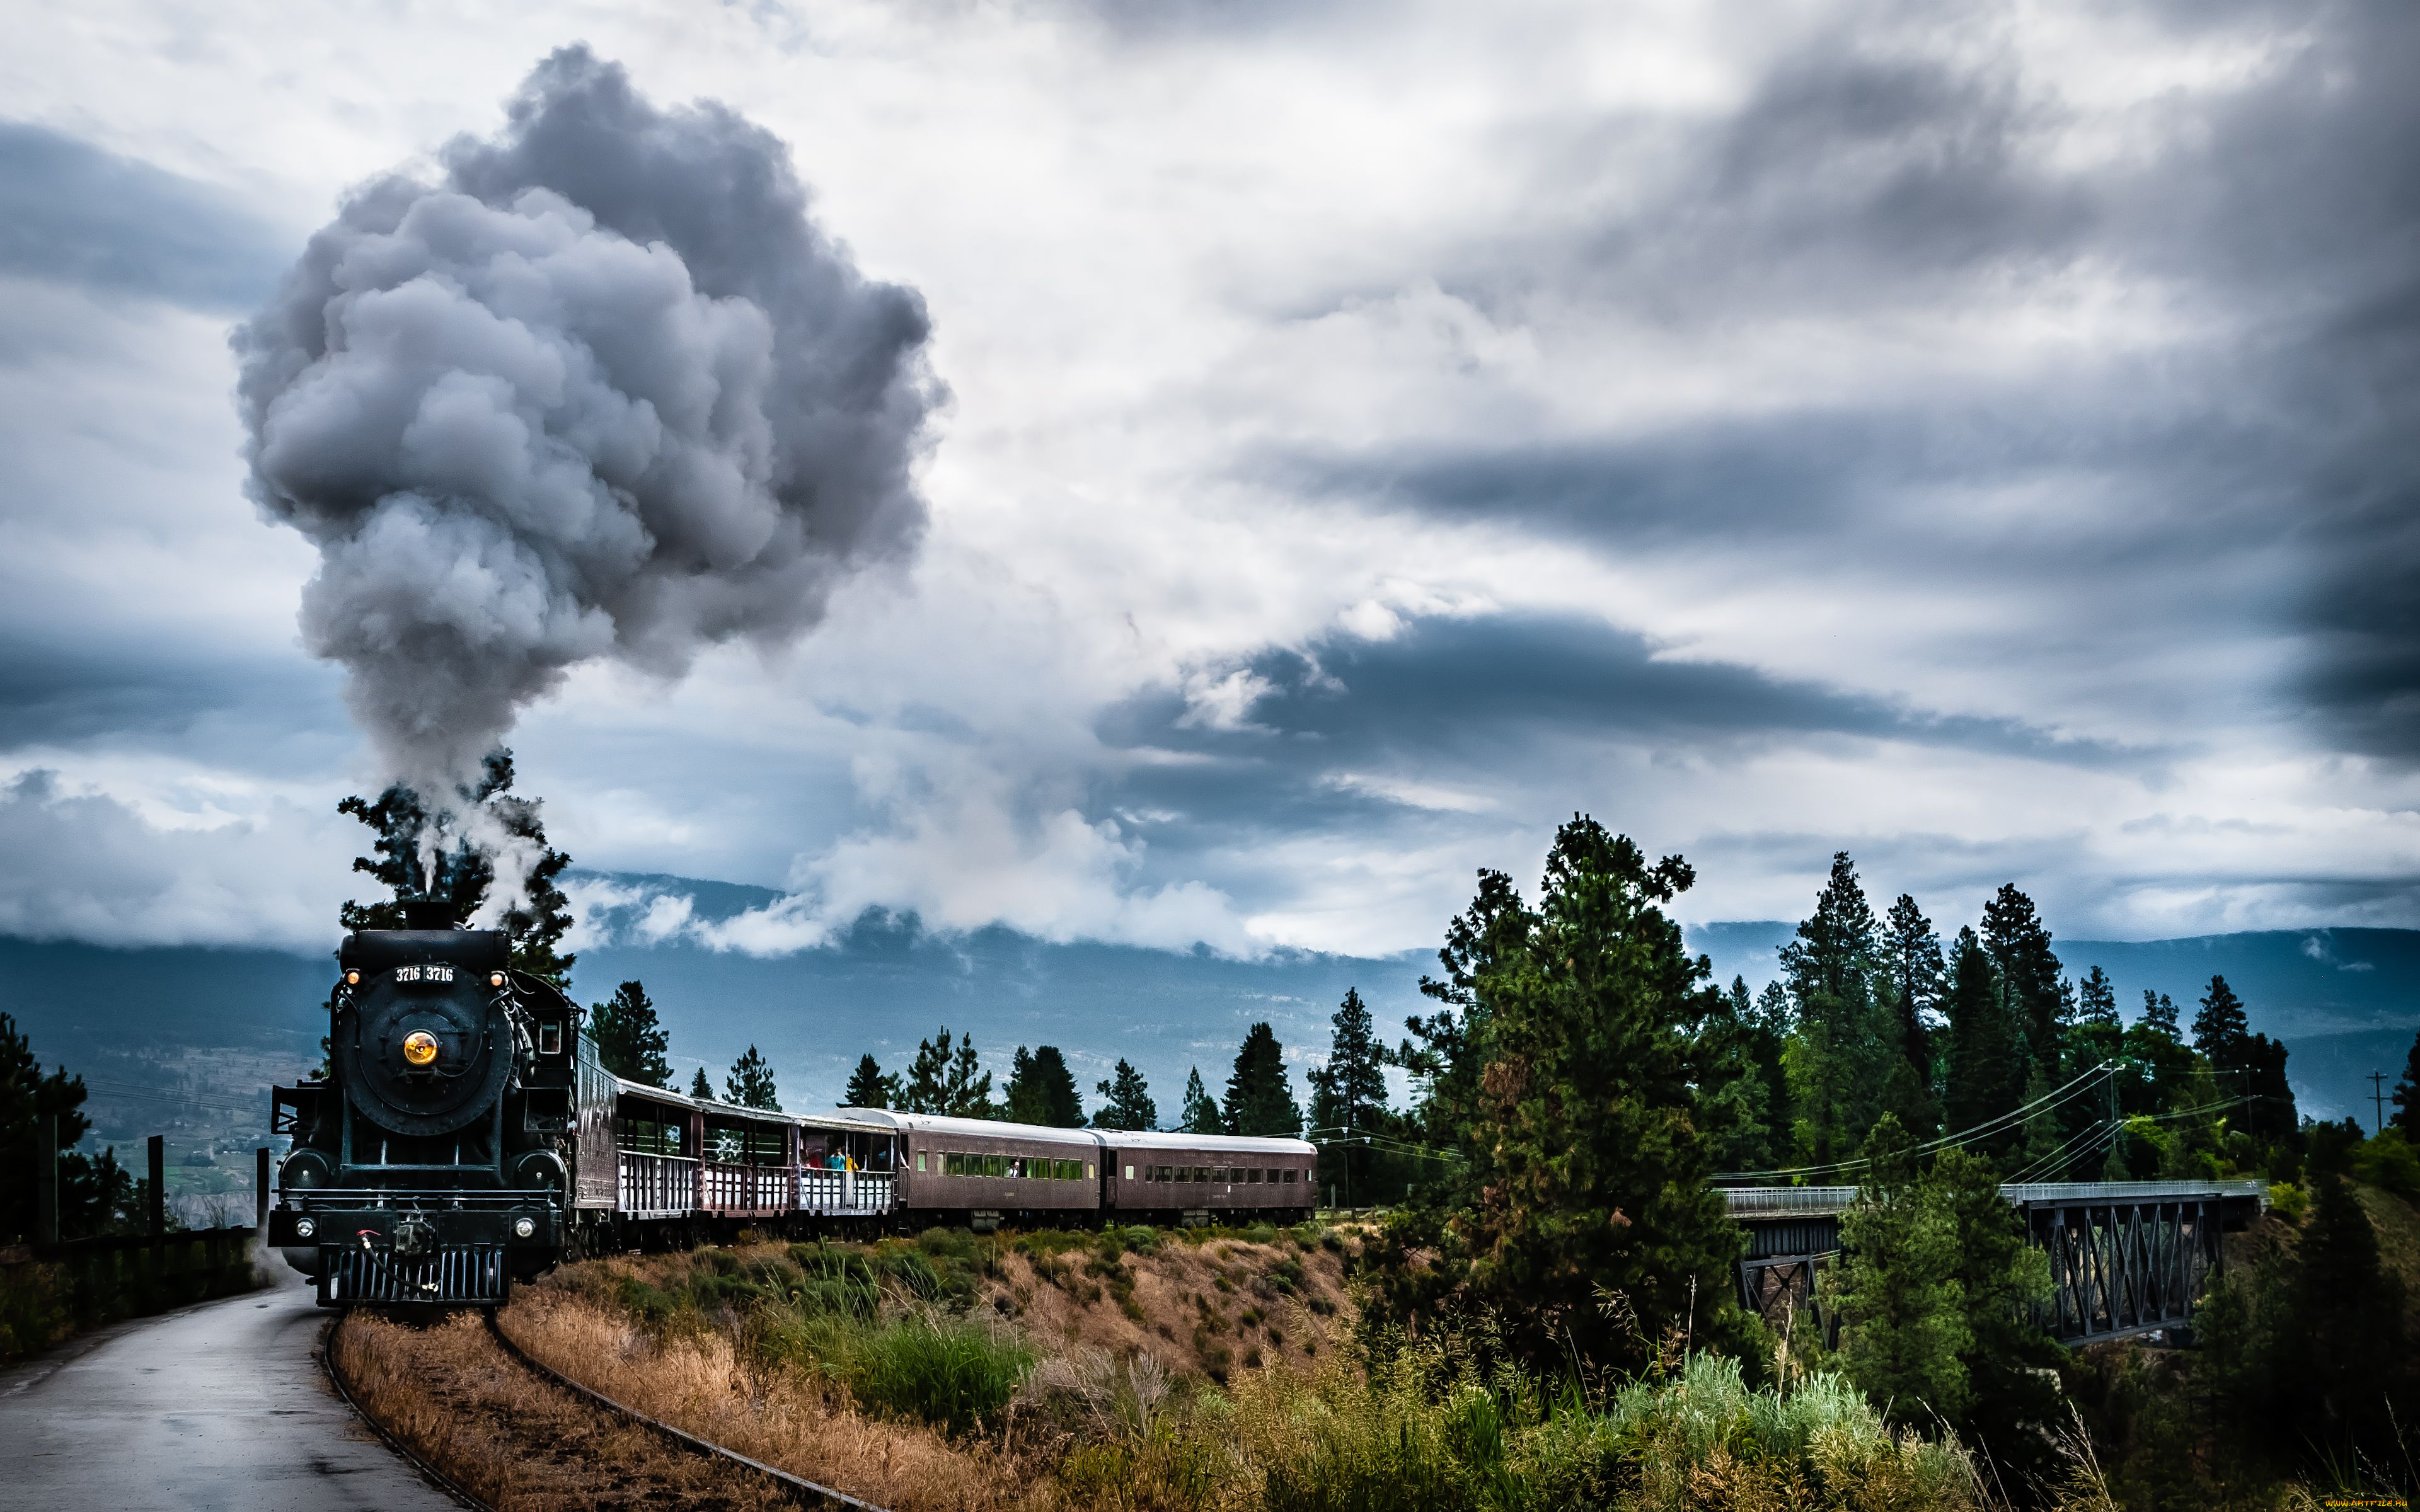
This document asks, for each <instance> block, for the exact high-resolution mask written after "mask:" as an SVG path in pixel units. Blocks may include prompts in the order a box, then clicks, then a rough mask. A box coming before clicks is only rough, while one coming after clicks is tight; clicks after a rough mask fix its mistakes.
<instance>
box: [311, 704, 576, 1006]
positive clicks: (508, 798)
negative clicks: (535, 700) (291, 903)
mask: <svg viewBox="0 0 2420 1512" xmlns="http://www.w3.org/2000/svg"><path fill="white" fill-rule="evenodd" d="M513 775H514V774H513V753H512V752H511V751H509V750H505V749H501V748H500V749H498V750H496V751H493V752H491V753H490V754H489V757H488V759H487V761H486V762H485V763H484V764H482V766H481V769H480V776H479V780H478V781H477V782H476V783H473V785H471V786H469V787H466V788H463V789H462V790H460V792H459V793H458V795H457V798H456V801H457V805H458V807H459V808H462V809H473V808H475V809H479V810H484V813H483V818H484V820H485V822H486V825H487V826H488V827H490V828H492V829H494V830H496V831H499V832H501V833H502V834H504V835H505V836H507V837H509V839H510V841H512V843H511V844H510V846H509V847H508V849H509V850H510V851H511V852H512V855H513V858H514V862H515V866H516V868H517V869H519V870H521V872H522V874H521V887H520V901H519V902H518V903H516V904H515V906H513V907H511V908H508V909H505V910H504V912H503V913H502V914H501V915H500V916H499V917H498V918H497V919H496V921H495V927H496V928H498V929H501V930H503V931H504V933H505V935H506V937H507V938H508V940H509V941H510V942H511V951H512V964H513V968H514V969H515V970H517V971H526V972H528V973H529V974H531V975H532V976H535V977H537V978H539V979H541V980H545V981H548V982H551V983H552V984H553V985H555V986H557V987H561V988H566V989H567V988H568V987H569V986H570V984H571V966H572V963H573V961H574V960H576V959H577V958H576V957H574V956H570V955H566V954H564V953H563V952H562V950H561V949H559V948H560V946H561V945H562V943H563V938H564V936H565V934H566V933H568V932H569V930H570V928H571V901H570V900H569V899H568V898H566V896H564V892H563V888H562V886H561V878H562V876H563V872H564V869H565V868H566V867H568V866H570V864H571V857H569V856H566V855H564V854H563V853H562V852H561V851H558V850H555V849H554V848H553V847H551V846H550V845H549V844H548V843H547V841H546V824H545V820H544V818H543V817H542V815H541V812H540V810H541V809H542V807H543V804H542V802H541V800H539V799H536V798H522V797H517V796H515V795H513V791H512V787H513ZM336 811H337V812H338V813H342V814H350V815H351V816H352V817H354V818H355V819H358V820H360V821H361V822H362V823H363V824H364V825H367V826H368V827H369V828H370V829H371V830H372V831H373V832H374V833H376V835H377V836H378V838H377V840H375V841H372V842H371V847H370V848H371V850H372V852H373V853H374V855H375V856H376V859H373V858H372V857H371V856H357V857H355V858H354V861H353V870H354V871H356V872H363V873H365V875H367V876H369V877H371V878H372V879H373V880H375V881H377V882H379V883H380V884H382V885H383V886H385V887H387V888H388V889H389V890H391V891H392V892H393V893H394V897H393V898H391V899H387V900H384V901H373V902H370V903H358V902H351V901H348V902H347V903H345V904H344V905H343V906H342V907H340V908H339V909H338V910H337V916H336V917H337V921H338V923H340V924H341V925H342V926H343V927H344V928H345V929H347V930H361V929H400V928H402V927H403V922H404V913H403V905H404V903H406V902H407V901H430V900H433V901H437V902H442V903H445V904H447V905H448V906H449V908H450V909H451V910H452V912H453V915H454V918H455V920H456V922H457V923H467V922H469V921H470V919H471V918H472V917H473V915H475V914H476V913H478V912H479V910H480V909H481V908H482V907H483V906H484V905H485V904H486V903H487V902H488V898H489V892H490V891H491V889H492V888H493V887H494V885H495V881H496V865H497V856H495V855H493V854H490V853H489V852H488V851H486V850H484V849H482V848H481V847H480V846H478V845H476V844H473V842H472V841H471V839H470V838H469V836H468V835H466V834H465V833H463V830H464V828H465V826H464V825H461V824H459V823H456V824H453V825H445V824H444V823H443V822H442V816H439V815H434V814H432V813H431V812H430V811H429V810H428V807H427V803H426V802H425V801H424V800H423V799H422V798H421V797H420V795H418V794H415V793H413V792H411V790H410V789H408V788H404V787H400V786H396V787H390V788H388V789H387V790H386V791H385V792H384V793H382V794H380V795H379V798H378V801H377V802H376V803H370V802H365V800H363V799H362V798H360V797H359V796H354V797H349V798H346V799H345V800H344V801H342V802H340V803H338V804H337V805H336ZM432 825H436V826H438V827H437V832H436V833H434V834H432V833H431V832H430V830H431V826H432ZM424 852H426V855H424V854H423V853H424Z"/></svg>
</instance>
